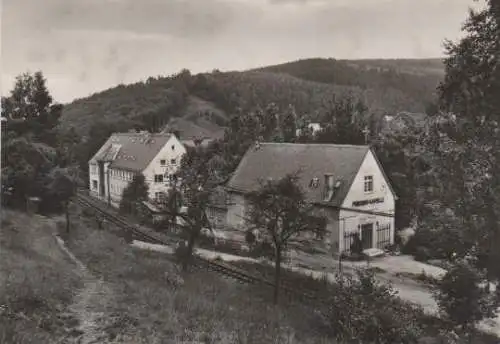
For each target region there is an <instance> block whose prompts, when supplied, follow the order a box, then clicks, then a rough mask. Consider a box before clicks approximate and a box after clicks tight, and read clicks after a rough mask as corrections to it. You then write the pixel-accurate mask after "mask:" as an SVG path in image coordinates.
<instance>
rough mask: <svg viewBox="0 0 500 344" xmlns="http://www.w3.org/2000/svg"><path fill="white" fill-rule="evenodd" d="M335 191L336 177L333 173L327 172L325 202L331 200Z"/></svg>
mask: <svg viewBox="0 0 500 344" xmlns="http://www.w3.org/2000/svg"><path fill="white" fill-rule="evenodd" d="M334 191H335V178H334V176H333V174H325V198H324V201H325V202H330V201H331V199H332V197H333V194H334Z"/></svg>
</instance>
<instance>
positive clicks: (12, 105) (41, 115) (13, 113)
mask: <svg viewBox="0 0 500 344" xmlns="http://www.w3.org/2000/svg"><path fill="white" fill-rule="evenodd" d="M61 111H62V106H61V105H60V104H55V103H53V98H52V96H51V95H50V93H49V91H48V89H47V85H46V79H45V78H44V76H43V74H42V72H40V71H38V72H36V73H34V74H30V73H24V74H21V75H19V76H17V77H16V80H15V84H14V88H13V89H12V90H11V92H10V95H9V96H8V97H6V98H4V97H2V117H6V118H7V119H9V120H24V121H25V123H26V125H25V126H24V128H23V129H27V130H28V131H31V132H33V133H34V134H35V135H37V136H39V139H42V140H44V141H47V140H50V138H51V137H52V136H51V135H48V131H50V130H51V129H52V128H54V126H55V125H56V124H57V121H58V119H59V117H60V115H61ZM19 134H24V131H23V132H20V133H19Z"/></svg>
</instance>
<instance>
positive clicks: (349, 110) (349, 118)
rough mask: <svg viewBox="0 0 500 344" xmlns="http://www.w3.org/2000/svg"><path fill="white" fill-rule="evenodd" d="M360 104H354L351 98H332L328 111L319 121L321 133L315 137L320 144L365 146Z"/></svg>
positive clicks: (362, 108)
mask: <svg viewBox="0 0 500 344" xmlns="http://www.w3.org/2000/svg"><path fill="white" fill-rule="evenodd" d="M360 104H361V103H360V102H358V103H356V104H355V103H354V100H353V98H352V97H351V96H346V97H342V98H337V97H334V98H333V100H332V102H331V105H330V109H329V111H327V112H326V113H325V115H324V116H323V118H322V120H321V127H322V128H321V131H320V132H319V133H318V134H317V136H316V141H317V142H320V143H336V144H354V145H357V144H365V134H364V133H363V126H362V124H361V123H364V120H363V119H362V113H360V112H359V111H365V110H364V109H365V108H364V107H363V106H362V105H360Z"/></svg>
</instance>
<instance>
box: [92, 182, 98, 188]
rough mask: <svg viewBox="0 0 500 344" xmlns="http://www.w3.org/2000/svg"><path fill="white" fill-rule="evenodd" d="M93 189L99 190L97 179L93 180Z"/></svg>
mask: <svg viewBox="0 0 500 344" xmlns="http://www.w3.org/2000/svg"><path fill="white" fill-rule="evenodd" d="M92 189H93V190H97V180H93V181H92Z"/></svg>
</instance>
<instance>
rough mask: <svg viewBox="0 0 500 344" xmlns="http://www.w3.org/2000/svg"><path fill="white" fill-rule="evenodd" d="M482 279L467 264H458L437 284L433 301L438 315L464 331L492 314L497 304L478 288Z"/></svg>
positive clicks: (493, 298) (462, 262) (491, 296)
mask: <svg viewBox="0 0 500 344" xmlns="http://www.w3.org/2000/svg"><path fill="white" fill-rule="evenodd" d="M483 280H484V276H482V275H481V274H480V273H479V271H477V270H476V269H475V268H474V267H472V266H471V265H470V264H469V263H468V262H466V261H458V262H457V263H456V264H455V266H453V267H452V268H451V269H450V270H448V272H447V273H446V275H445V276H444V277H443V279H442V280H441V282H440V283H439V290H438V291H437V293H436V299H437V302H438V305H439V308H440V310H441V312H443V313H444V314H446V316H447V318H448V319H449V320H450V321H451V322H452V323H453V324H455V325H457V326H460V327H461V328H462V329H463V330H466V329H470V328H471V327H472V326H473V325H474V324H475V323H477V322H478V321H480V320H482V319H485V318H491V317H493V316H494V315H495V309H496V307H497V303H498V302H497V300H496V297H495V296H493V295H492V294H490V293H489V292H488V291H486V290H484V289H483V288H481V287H480V285H479V284H480V283H481V282H482V281H483Z"/></svg>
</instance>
